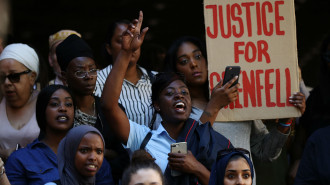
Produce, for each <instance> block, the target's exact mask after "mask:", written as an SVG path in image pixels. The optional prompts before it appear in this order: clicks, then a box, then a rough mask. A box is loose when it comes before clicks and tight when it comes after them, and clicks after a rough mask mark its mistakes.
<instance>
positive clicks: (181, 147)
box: [171, 142, 188, 176]
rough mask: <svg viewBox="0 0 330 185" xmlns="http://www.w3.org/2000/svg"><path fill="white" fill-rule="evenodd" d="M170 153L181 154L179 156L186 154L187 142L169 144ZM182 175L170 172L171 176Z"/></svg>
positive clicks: (177, 172) (173, 171)
mask: <svg viewBox="0 0 330 185" xmlns="http://www.w3.org/2000/svg"><path fill="white" fill-rule="evenodd" d="M171 153H181V154H187V153H188V150H187V142H180V143H173V144H171ZM181 174H182V173H181V172H179V171H176V170H171V175H172V176H179V175H181Z"/></svg>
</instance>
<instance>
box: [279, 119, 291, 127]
mask: <svg viewBox="0 0 330 185" xmlns="http://www.w3.org/2000/svg"><path fill="white" fill-rule="evenodd" d="M279 124H280V125H281V126H283V127H289V126H291V124H292V120H291V121H288V122H286V123H279Z"/></svg>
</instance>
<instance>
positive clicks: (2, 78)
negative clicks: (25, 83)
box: [0, 69, 31, 83]
mask: <svg viewBox="0 0 330 185" xmlns="http://www.w3.org/2000/svg"><path fill="white" fill-rule="evenodd" d="M30 72H31V70H30V69H28V70H26V71H23V72H20V73H12V74H9V75H7V76H5V75H0V83H4V82H5V80H6V78H8V80H9V81H10V82H11V83H18V82H19V81H20V79H21V75H24V74H28V73H30Z"/></svg>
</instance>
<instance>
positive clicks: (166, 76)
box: [151, 72, 186, 104]
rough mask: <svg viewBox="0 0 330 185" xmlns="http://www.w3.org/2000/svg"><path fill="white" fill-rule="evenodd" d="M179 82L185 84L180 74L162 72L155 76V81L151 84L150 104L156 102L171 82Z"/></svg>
mask: <svg viewBox="0 0 330 185" xmlns="http://www.w3.org/2000/svg"><path fill="white" fill-rule="evenodd" d="M176 80H180V81H182V82H183V83H184V84H186V81H185V78H184V76H183V74H181V73H175V72H164V73H158V74H157V75H156V80H155V81H154V82H153V83H152V95H151V101H152V104H154V103H155V102H158V100H159V95H160V93H161V92H162V91H163V90H164V89H165V88H166V87H167V86H168V85H170V84H171V83H172V82H174V81H176Z"/></svg>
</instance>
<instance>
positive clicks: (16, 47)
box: [0, 43, 39, 78]
mask: <svg viewBox="0 0 330 185" xmlns="http://www.w3.org/2000/svg"><path fill="white" fill-rule="evenodd" d="M9 58H10V59H15V60H17V61H18V62H20V63H21V64H23V65H24V66H25V67H27V68H28V69H30V70H31V71H34V72H35V73H37V78H38V75H39V58H38V55H37V53H36V52H35V50H34V49H33V48H31V47H30V46H28V45H26V44H21V43H17V44H10V45H8V46H6V47H5V49H4V50H3V51H2V53H1V55H0V61H1V60H3V59H9Z"/></svg>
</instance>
